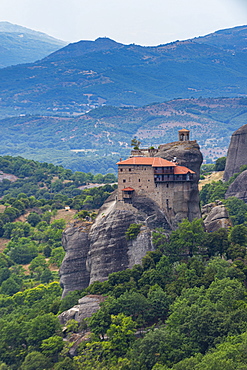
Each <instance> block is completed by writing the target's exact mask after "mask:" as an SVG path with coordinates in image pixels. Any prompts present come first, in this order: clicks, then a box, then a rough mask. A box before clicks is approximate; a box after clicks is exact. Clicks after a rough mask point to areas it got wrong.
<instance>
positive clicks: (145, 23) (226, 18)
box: [0, 0, 247, 45]
mask: <svg viewBox="0 0 247 370" xmlns="http://www.w3.org/2000/svg"><path fill="white" fill-rule="evenodd" d="M0 21H8V22H11V23H14V24H18V25H20V26H24V27H27V28H31V29H33V30H36V31H41V32H45V33H47V34H48V35H50V36H53V37H56V38H58V39H61V40H64V41H68V42H76V41H79V40H95V39H96V38H98V37H110V38H111V39H113V40H115V41H118V42H121V43H123V44H132V43H135V44H139V45H159V44H165V43H168V42H172V41H176V40H185V39H188V38H193V37H197V36H203V35H206V34H208V33H211V32H214V31H216V30H219V29H224V28H231V27H235V26H240V25H246V24H247V0H0Z"/></svg>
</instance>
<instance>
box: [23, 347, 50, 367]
mask: <svg viewBox="0 0 247 370" xmlns="http://www.w3.org/2000/svg"><path fill="white" fill-rule="evenodd" d="M50 366H51V363H50V361H49V359H47V358H46V357H45V356H44V355H43V354H42V353H40V352H37V351H33V352H30V353H28V355H27V356H26V357H25V360H24V361H23V363H22V365H21V368H20V369H21V370H46V369H49V368H50Z"/></svg>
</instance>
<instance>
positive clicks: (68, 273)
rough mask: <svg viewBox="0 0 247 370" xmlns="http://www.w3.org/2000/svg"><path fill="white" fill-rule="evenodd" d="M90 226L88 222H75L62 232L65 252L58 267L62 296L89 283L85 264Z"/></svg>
mask: <svg viewBox="0 0 247 370" xmlns="http://www.w3.org/2000/svg"><path fill="white" fill-rule="evenodd" d="M90 227H91V225H90V224H88V223H85V222H83V223H78V222H75V223H74V224H72V225H71V226H70V227H69V228H68V229H67V230H66V231H65V232H64V233H63V237H62V244H63V247H64V250H65V252H66V254H65V258H64V260H63V263H62V266H61V268H60V284H61V286H62V288H63V296H65V295H66V294H67V293H68V292H69V291H74V290H77V289H78V290H80V289H83V288H85V287H86V286H88V284H89V279H90V275H89V272H88V271H87V269H86V268H85V265H86V260H87V256H88V251H89V246H90V244H89V239H88V232H89V230H90Z"/></svg>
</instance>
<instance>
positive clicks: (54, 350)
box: [41, 335, 64, 362]
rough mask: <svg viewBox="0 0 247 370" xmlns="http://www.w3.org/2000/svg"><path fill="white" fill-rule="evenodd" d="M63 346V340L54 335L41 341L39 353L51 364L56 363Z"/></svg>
mask: <svg viewBox="0 0 247 370" xmlns="http://www.w3.org/2000/svg"><path fill="white" fill-rule="evenodd" d="M63 345H64V344H63V339H62V338H61V337H60V336H58V335H54V336H53V337H50V338H47V339H44V340H43V341H42V344H41V351H42V353H43V354H44V355H46V356H47V357H49V358H50V359H51V360H52V361H53V362H57V361H58V354H59V353H60V352H61V351H62V349H63Z"/></svg>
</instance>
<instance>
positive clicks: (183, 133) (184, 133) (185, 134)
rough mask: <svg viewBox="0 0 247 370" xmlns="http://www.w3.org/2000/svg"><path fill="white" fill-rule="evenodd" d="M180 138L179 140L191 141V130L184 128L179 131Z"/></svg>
mask: <svg viewBox="0 0 247 370" xmlns="http://www.w3.org/2000/svg"><path fill="white" fill-rule="evenodd" d="M178 140H179V141H190V130H186V128H183V129H182V130H179V131H178Z"/></svg>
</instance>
